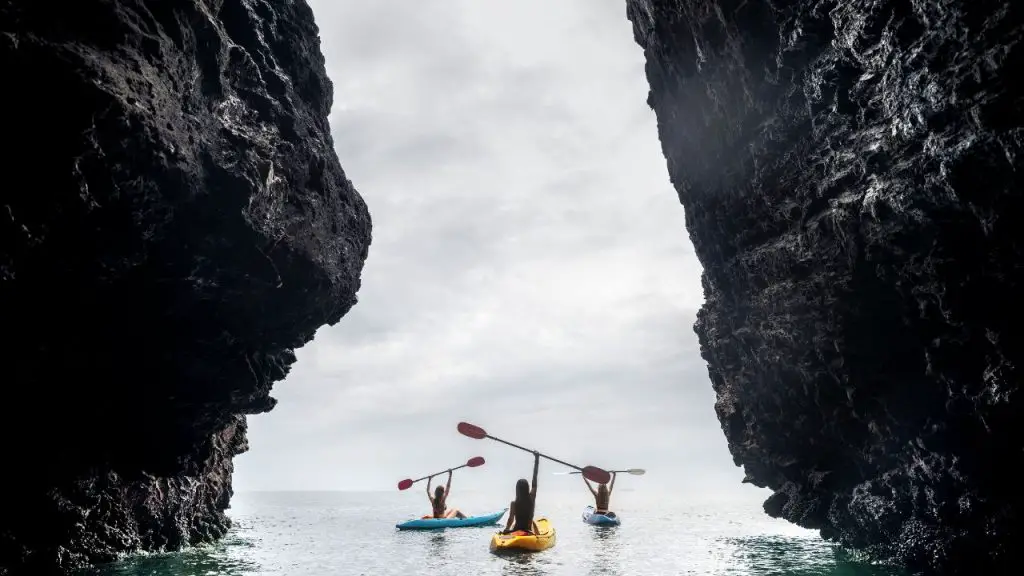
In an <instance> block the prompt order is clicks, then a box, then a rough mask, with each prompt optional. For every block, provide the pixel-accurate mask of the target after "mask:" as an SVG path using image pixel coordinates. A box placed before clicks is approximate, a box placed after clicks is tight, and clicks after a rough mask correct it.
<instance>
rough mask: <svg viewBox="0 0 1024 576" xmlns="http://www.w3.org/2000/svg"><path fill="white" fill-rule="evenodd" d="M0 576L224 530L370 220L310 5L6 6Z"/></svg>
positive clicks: (0, 223)
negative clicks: (337, 141)
mask: <svg viewBox="0 0 1024 576" xmlns="http://www.w3.org/2000/svg"><path fill="white" fill-rule="evenodd" d="M0 70H2V71H3V82H2V86H3V87H2V89H0V102H2V111H3V115H4V119H3V129H2V131H0V138H2V141H3V148H4V153H3V155H2V156H0V162H2V168H3V170H2V173H3V183H2V184H0V325H2V327H3V331H4V333H5V337H6V338H5V340H6V341H7V344H6V345H5V347H4V348H3V349H2V350H3V351H2V355H3V356H2V361H3V362H2V364H3V365H4V366H6V368H7V370H6V376H5V377H4V378H3V407H4V415H3V418H0V436H2V437H3V438H4V439H5V449H4V452H3V454H2V458H3V463H4V464H3V467H2V468H3V473H2V474H0V493H2V494H4V502H3V504H0V573H4V572H5V570H6V569H14V568H28V569H31V570H32V571H34V572H36V573H41V572H43V571H45V570H50V569H54V568H70V567H73V566H76V565H79V564H82V563H84V562H90V561H102V560H108V559H111V558H113V557H114V556H115V555H116V554H118V553H120V552H124V551H131V550H137V549H147V550H154V549H176V548H179V547H181V546H182V545H185V544H189V543H197V542H202V541H207V540H210V539H213V538H216V537H219V536H220V535H222V534H223V533H224V532H225V530H226V529H227V527H228V524H229V522H228V519H227V518H226V517H225V515H224V510H225V509H226V508H227V507H228V503H229V499H230V497H231V471H232V465H231V458H232V456H234V455H236V454H238V453H241V452H243V451H244V450H245V449H246V440H245V417H244V415H245V414H256V413H260V412H266V411H268V410H270V409H271V408H272V407H273V406H274V403H275V400H274V399H273V398H271V397H270V389H271V385H272V384H273V383H274V382H275V381H277V380H280V379H281V378H283V377H284V376H285V374H286V373H287V371H288V369H289V365H290V364H291V363H292V362H294V360H295V357H294V354H293V350H294V349H295V348H297V347H300V346H302V345H303V344H304V343H306V342H308V341H309V340H310V339H311V338H312V337H313V334H314V332H315V331H316V330H317V328H319V327H320V326H322V325H324V324H334V323H336V322H337V321H338V320H339V319H340V318H341V317H342V316H343V315H344V314H345V313H346V312H347V311H348V310H349V309H350V308H351V306H352V305H353V304H354V303H355V302H356V297H355V294H356V292H357V290H358V288H359V277H360V272H361V269H362V265H363V261H364V260H365V258H366V256H367V250H368V246H369V243H370V236H371V234H370V230H371V226H370V217H369V214H368V212H367V209H366V206H365V205H364V203H363V201H362V199H361V198H360V196H359V195H358V193H357V192H356V191H355V189H354V188H353V187H352V184H351V183H350V182H349V181H348V180H347V178H346V177H345V173H344V172H343V170H342V168H341V166H340V164H339V162H338V159H337V157H336V155H335V153H334V150H333V143H332V140H331V136H330V131H329V127H328V122H327V117H328V113H329V110H330V107H331V102H332V87H331V82H330V81H329V80H328V78H327V76H326V73H325V69H324V62H323V57H322V55H321V53H320V50H319V38H318V30H317V27H316V25H315V24H314V22H313V14H312V12H311V10H310V8H309V6H308V5H307V4H306V3H305V2H304V1H301V0H286V1H270V0H182V1H178V2H162V1H156V0H124V1H120V2H111V1H104V0H75V1H73V2H72V1H68V2H40V1H37V0H11V1H7V2H4V3H2V4H0Z"/></svg>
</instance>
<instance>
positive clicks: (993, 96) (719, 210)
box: [627, 0, 1024, 574]
mask: <svg viewBox="0 0 1024 576" xmlns="http://www.w3.org/2000/svg"><path fill="white" fill-rule="evenodd" d="M627 5H628V10H627V13H628V17H629V19H630V20H631V21H632V22H633V26H634V34H635V38H636V41H637V43H638V44H640V46H641V47H643V49H644V53H645V55H646V58H647V78H648V80H649V82H650V87H651V91H650V96H649V100H648V102H649V104H650V106H651V107H652V108H653V109H654V111H655V112H656V114H657V117H658V130H659V136H660V139H661V143H662V148H663V150H664V153H665V157H666V159H667V161H668V168H669V174H670V176H671V180H672V182H673V184H674V185H675V187H676V189H677V191H678V192H679V197H680V199H681V201H682V204H683V206H684V207H685V210H686V222H687V228H688V229H689V232H690V237H691V239H692V240H693V243H694V246H695V247H696V250H697V254H698V256H699V258H700V260H701V262H702V263H703V265H704V276H703V284H704V290H705V296H706V303H705V305H704V307H703V309H702V310H701V312H700V314H699V317H698V321H697V324H696V327H695V329H696V332H697V334H698V336H699V338H700V342H701V348H702V354H703V356H704V358H705V360H707V362H708V371H709V374H710V377H711V381H712V384H713V386H714V388H715V391H716V392H717V395H718V401H717V403H716V406H715V409H716V411H717V413H718V417H719V419H720V421H721V423H722V429H723V431H724V432H725V434H726V436H727V438H728V441H729V447H730V450H731V452H732V454H733V457H734V459H735V462H736V463H737V464H738V465H742V466H743V467H744V469H745V471H746V473H747V481H749V482H752V483H754V484H755V485H758V486H762V487H768V488H771V489H772V490H773V491H774V494H773V495H772V496H771V497H770V498H769V499H768V500H767V501H766V502H765V510H766V511H767V512H768V513H769V514H770V515H772V516H776V517H782V518H786V519H788V520H790V521H792V522H794V523H796V524H799V525H801V526H805V527H808V528H816V529H819V530H821V533H822V534H823V535H824V536H825V537H828V538H831V539H835V540H838V541H840V542H842V543H845V544H847V545H850V546H854V547H857V548H861V549H865V550H868V551H870V552H872V553H873V554H874V555H875V556H876V557H881V558H889V559H894V560H896V561H899V562H902V563H904V564H906V565H909V566H912V567H915V568H927V569H931V570H935V571H936V572H945V573H949V574H997V573H998V574H1003V573H1010V572H1006V571H1005V570H1007V569H1009V566H1012V564H1011V562H1012V559H1013V558H1012V557H1013V555H1014V552H1015V551H1014V550H1013V549H1012V546H1013V544H1015V543H1017V542H1019V541H1021V538H1022V536H1024V534H1022V530H1021V518H1020V514H1021V510H1022V494H1024V492H1022V491H1021V489H1020V485H1019V482H1018V480H1017V478H1018V476H1017V475H1016V474H1015V473H1014V472H1013V471H1014V470H1019V469H1022V464H1024V450H1022V449H1024V425H1022V422H1024V420H1022V416H1024V414H1022V411H1024V408H1022V406H1024V400H1022V398H1021V377H1022V373H1021V366H1022V363H1024V357H1022V356H1024V348H1022V346H1021V344H1022V342H1021V338H1020V331H1021V330H1020V327H1019V326H1020V322H1021V319H1022V318H1024V314H1022V305H1021V300H1022V298H1024V293H1022V291H1021V286H1022V283H1021V278H1022V273H1024V265H1022V241H1021V238H1022V237H1024V236H1022V234H1021V231H1020V229H1018V228H1017V226H1018V225H1019V224H1020V222H1021V220H1022V215H1024V214H1022V201H1021V185H1022V180H1021V173H1022V172H1021V166H1022V164H1021V157H1022V147H1024V136H1022V130H1021V126H1022V115H1024V84H1022V83H1021V82H1020V78H1019V77H1018V76H1019V74H1020V71H1021V70H1022V69H1024V66H1022V64H1024V58H1022V54H1024V47H1022V44H1021V42H1022V39H1024V26H1022V21H1024V4H1022V3H1020V2H1014V1H1011V0H997V1H967V0H962V1H956V0H934V1H930V2H924V1H911V0H904V1H896V0H857V1H845V2H843V1H838V0H794V1H788V2H778V1H773V2H769V1H766V0H628V1H627ZM1012 571H1013V572H1015V571H1016V569H1014V570H1012Z"/></svg>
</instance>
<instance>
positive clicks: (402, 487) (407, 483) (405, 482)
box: [398, 478, 412, 490]
mask: <svg viewBox="0 0 1024 576" xmlns="http://www.w3.org/2000/svg"><path fill="white" fill-rule="evenodd" d="M411 486H412V480H410V479H408V478H406V479H405V480H402V481H401V482H399V483H398V489H399V490H408V489H409V488H410V487H411Z"/></svg>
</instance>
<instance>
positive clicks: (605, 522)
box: [583, 506, 622, 526]
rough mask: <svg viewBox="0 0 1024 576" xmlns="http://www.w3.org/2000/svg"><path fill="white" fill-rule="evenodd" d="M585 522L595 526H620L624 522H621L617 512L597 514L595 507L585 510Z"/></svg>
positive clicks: (588, 507)
mask: <svg viewBox="0 0 1024 576" xmlns="http://www.w3.org/2000/svg"><path fill="white" fill-rule="evenodd" d="M583 521H584V522H586V523H587V524H593V525H594V526H618V525H619V524H622V520H619V515H618V514H616V513H615V512H610V511H609V512H605V513H604V514H595V513H594V507H593V506H587V507H586V508H584V509H583Z"/></svg>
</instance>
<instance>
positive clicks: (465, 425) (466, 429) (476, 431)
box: [459, 422, 487, 440]
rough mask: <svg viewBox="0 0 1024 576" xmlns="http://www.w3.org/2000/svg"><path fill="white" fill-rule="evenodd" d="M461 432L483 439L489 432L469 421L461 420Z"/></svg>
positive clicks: (475, 438)
mask: <svg viewBox="0 0 1024 576" xmlns="http://www.w3.org/2000/svg"><path fill="white" fill-rule="evenodd" d="M459 434H462V435H463V436H469V437H470V438H473V439H474V440H482V439H483V438H484V436H487V432H484V429H483V428H481V427H479V426H473V425H472V424H470V423H469V422H459Z"/></svg>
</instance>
